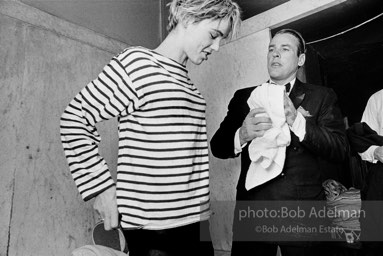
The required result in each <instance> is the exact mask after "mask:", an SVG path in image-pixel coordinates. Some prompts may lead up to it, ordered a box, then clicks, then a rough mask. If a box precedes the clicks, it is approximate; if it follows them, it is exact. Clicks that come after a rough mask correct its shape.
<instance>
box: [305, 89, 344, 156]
mask: <svg viewBox="0 0 383 256" xmlns="http://www.w3.org/2000/svg"><path fill="white" fill-rule="evenodd" d="M302 144H303V145H304V146H305V148H307V149H308V150H310V151H312V152H313V153H314V154H316V155H318V156H321V157H323V158H325V159H327V160H330V161H336V162H341V161H343V160H344V159H345V158H346V156H347V154H348V150H349V146H348V141H347V138H346V133H345V125H344V121H343V117H342V114H341V111H340V108H339V106H338V102H337V96H336V94H335V92H334V91H333V90H332V89H329V90H328V91H327V92H326V94H325V96H324V99H323V101H322V105H321V107H320V110H319V113H318V117H317V119H315V120H313V119H310V118H309V119H307V122H306V136H305V138H304V140H303V141H302Z"/></svg>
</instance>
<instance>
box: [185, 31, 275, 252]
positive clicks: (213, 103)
mask: <svg viewBox="0 0 383 256" xmlns="http://www.w3.org/2000/svg"><path fill="white" fill-rule="evenodd" d="M269 41H270V31H269V29H265V30H262V31H259V32H257V33H253V34H251V35H249V36H247V37H242V38H241V39H239V40H236V41H233V42H230V43H229V44H226V45H223V46H222V47H221V49H220V51H219V52H218V53H213V54H212V56H211V57H209V60H208V62H206V63H203V64H202V65H201V66H198V67H197V66H192V65H190V66H189V69H190V75H191V78H192V81H193V82H194V84H195V85H196V86H197V87H198V88H199V90H200V91H201V93H202V95H203V96H204V97H205V99H206V101H207V112H206V115H207V123H208V127H207V128H208V137H209V140H210V138H211V137H212V136H213V134H214V132H215V131H216V130H217V128H218V127H219V124H220V123H221V121H222V120H223V118H224V117H225V115H226V112H227V105H228V103H229V101H230V99H231V98H232V96H233V95H234V92H235V91H236V90H238V89H240V88H243V87H249V86H252V85H257V84H259V83H262V82H264V81H265V80H266V79H268V73H267V66H266V53H267V49H268V44H269ZM239 171H240V161H239V159H229V160H220V159H217V158H215V157H213V156H212V155H211V156H210V177H211V183H210V184H211V185H210V190H211V201H212V209H213V212H214V215H213V217H212V218H211V221H210V227H211V233H212V239H213V241H214V246H215V248H216V249H217V250H222V251H230V248H231V237H232V232H231V223H232V219H233V210H234V204H233V203H227V204H226V203H218V204H216V203H215V202H216V201H220V202H230V201H231V202H233V201H235V186H236V184H237V180H238V175H239Z"/></svg>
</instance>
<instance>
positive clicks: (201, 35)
mask: <svg viewBox="0 0 383 256" xmlns="http://www.w3.org/2000/svg"><path fill="white" fill-rule="evenodd" d="M229 29H230V22H229V20H227V19H226V20H211V19H207V20H203V21H201V22H198V23H191V24H188V25H187V28H186V33H185V37H184V49H183V51H184V54H185V55H186V56H187V58H188V59H190V61H191V62H192V63H194V64H196V65H199V64H201V63H202V62H203V61H205V60H207V59H208V56H209V55H210V54H211V53H212V52H213V51H218V49H219V44H220V41H221V40H222V39H223V38H224V37H226V36H227V34H228V33H229Z"/></svg>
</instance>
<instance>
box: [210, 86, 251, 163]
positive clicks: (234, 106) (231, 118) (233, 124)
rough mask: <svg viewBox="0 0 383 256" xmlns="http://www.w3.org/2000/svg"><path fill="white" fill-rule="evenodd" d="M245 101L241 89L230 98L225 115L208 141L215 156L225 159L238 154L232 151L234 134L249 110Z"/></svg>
mask: <svg viewBox="0 0 383 256" xmlns="http://www.w3.org/2000/svg"><path fill="white" fill-rule="evenodd" d="M246 102H247V98H246V96H245V95H244V93H243V91H237V92H236V93H235V94H234V97H233V98H232V99H231V100H230V103H229V106H228V111H227V114H226V117H225V118H224V120H223V121H222V122H221V124H220V126H219V128H218V130H217V131H216V132H215V134H214V135H213V138H212V139H211V141H210V149H211V152H212V153H213V155H214V156H215V157H217V158H221V159H227V158H233V157H236V156H238V154H237V155H236V154H235V152H234V148H235V146H234V136H235V133H236V131H237V130H238V128H240V127H241V126H242V122H243V120H244V119H245V117H246V115H247V114H248V112H249V107H248V106H247V103H246Z"/></svg>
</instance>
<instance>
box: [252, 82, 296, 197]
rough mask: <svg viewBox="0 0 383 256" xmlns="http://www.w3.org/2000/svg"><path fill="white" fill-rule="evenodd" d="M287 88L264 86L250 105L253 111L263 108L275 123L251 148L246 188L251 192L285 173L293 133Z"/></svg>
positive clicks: (260, 87) (256, 90)
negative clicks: (288, 118)
mask: <svg viewBox="0 0 383 256" xmlns="http://www.w3.org/2000/svg"><path fill="white" fill-rule="evenodd" d="M284 93H285V87H284V86H280V85H274V84H268V83H264V84H262V85H261V86H258V87H257V88H255V89H254V91H253V92H252V93H251V95H250V97H249V99H248V100H247V104H248V105H249V107H250V109H254V108H259V107H262V108H264V109H265V111H266V113H267V114H268V116H269V117H270V119H271V121H272V128H270V129H269V130H267V131H266V132H265V134H264V135H263V136H262V137H259V138H255V139H254V140H253V141H252V142H251V143H250V145H249V156H250V159H251V161H252V162H251V164H250V167H249V170H248V171H247V175H246V183H245V187H246V189H247V190H250V189H252V188H254V187H256V186H259V185H261V184H263V183H265V182H267V181H269V180H271V179H273V178H275V177H276V176H278V175H279V174H280V173H281V172H282V169H283V166H284V163H285V158H286V147H287V146H288V145H289V144H290V141H291V137H290V130H289V126H288V125H287V123H286V117H285V111H284V107H283V102H284V98H283V97H284Z"/></svg>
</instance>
